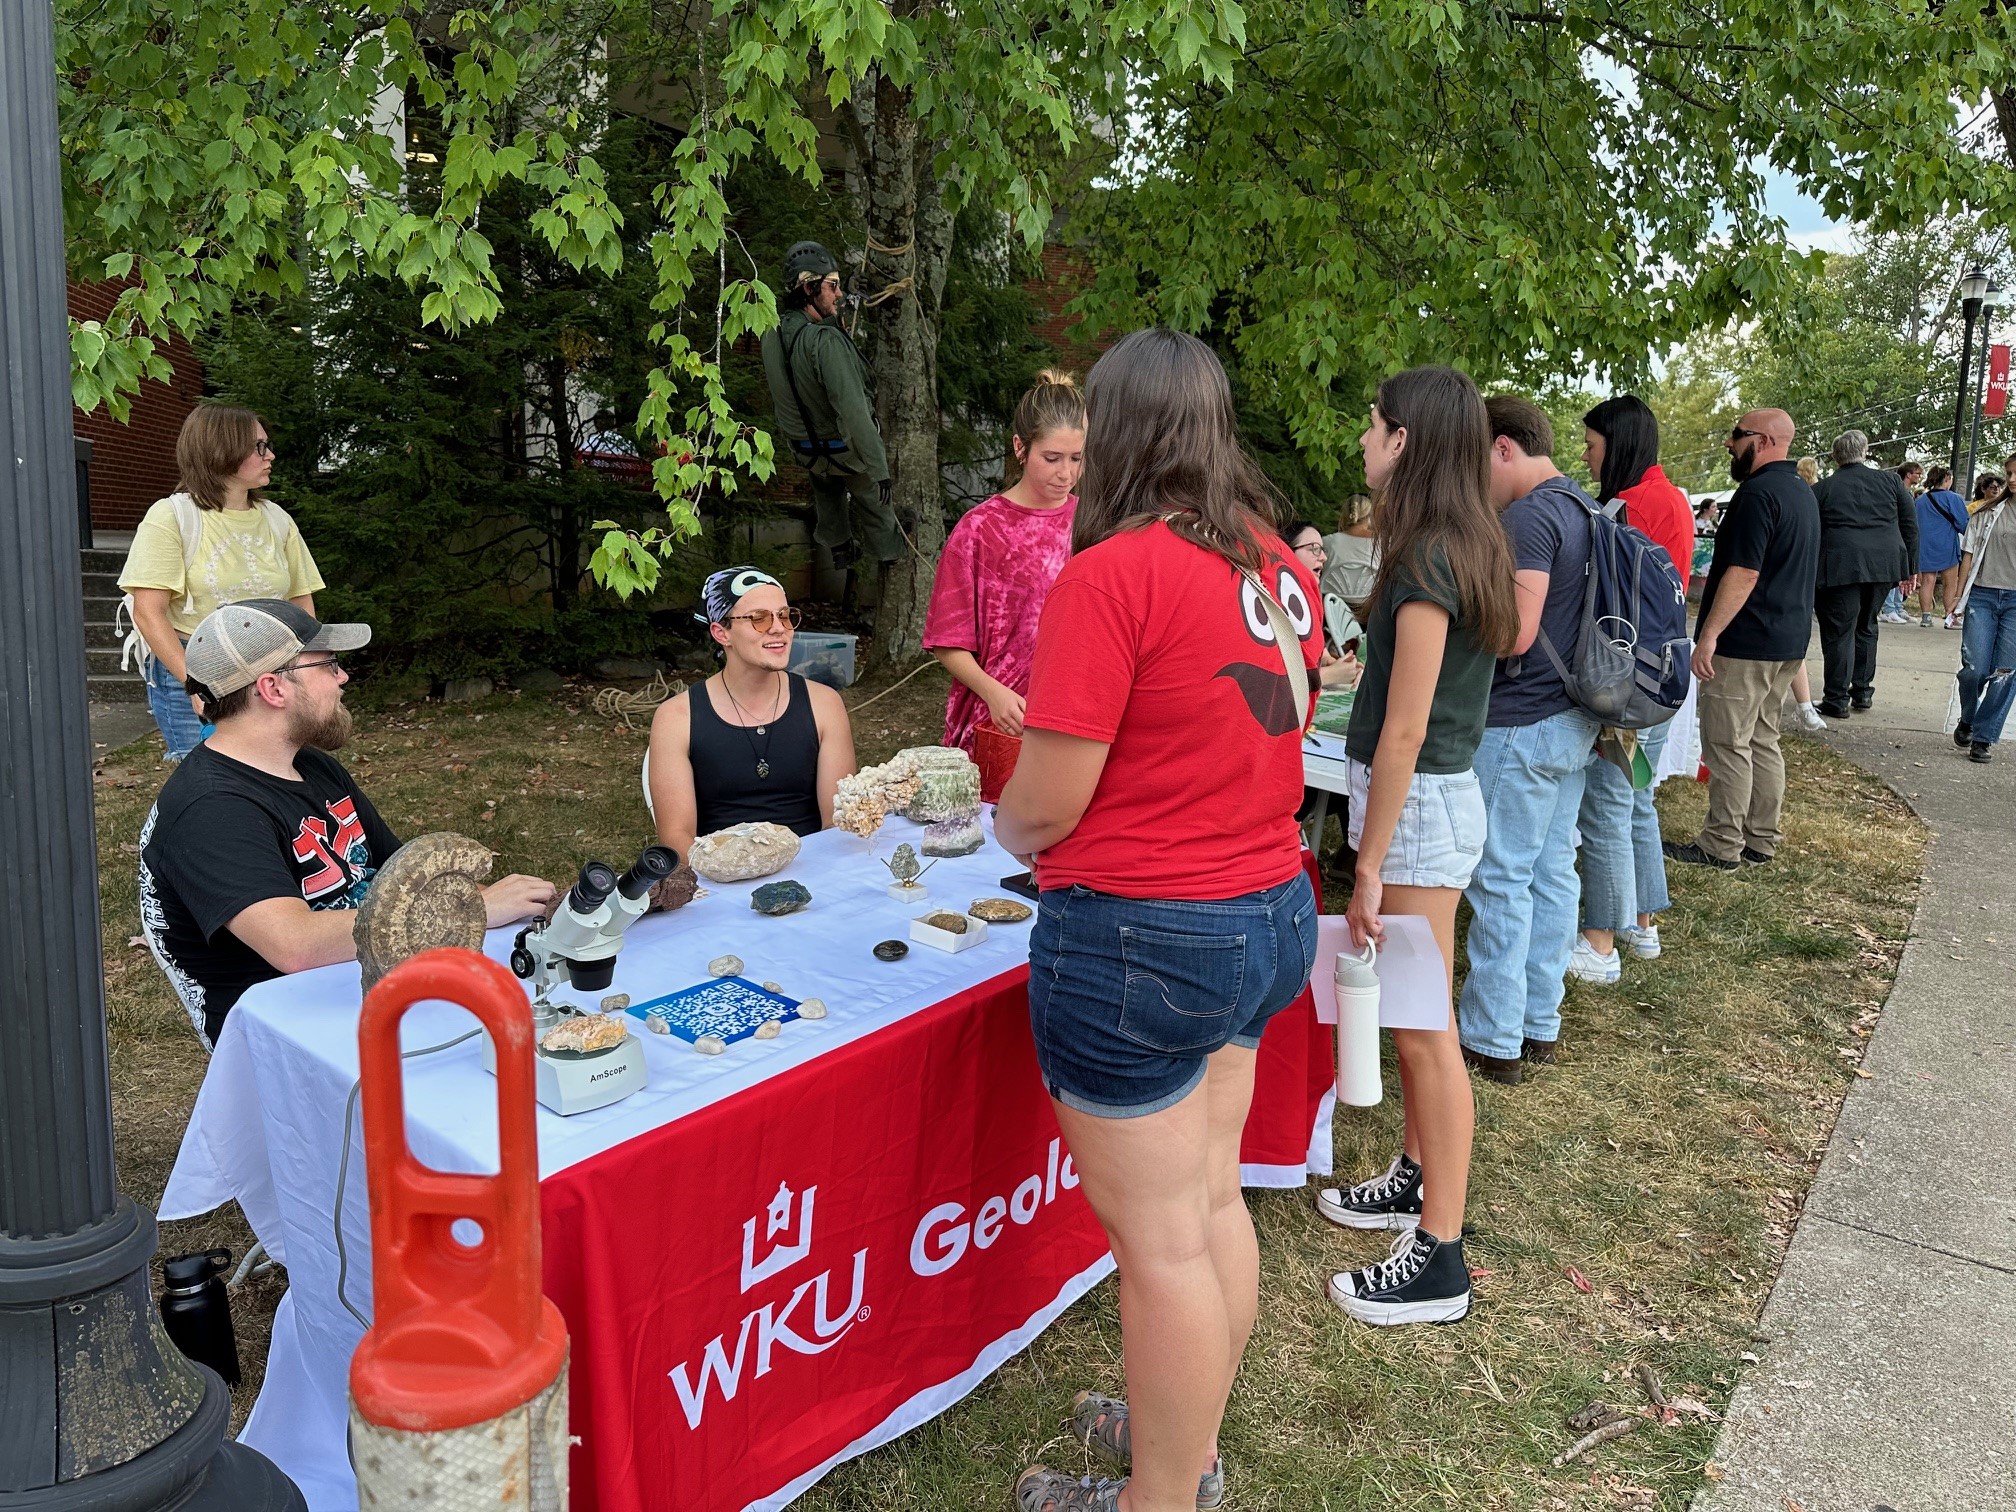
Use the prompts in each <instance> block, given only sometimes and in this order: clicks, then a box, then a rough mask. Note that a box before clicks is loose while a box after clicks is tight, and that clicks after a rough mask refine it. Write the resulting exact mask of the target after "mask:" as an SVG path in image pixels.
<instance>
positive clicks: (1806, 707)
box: [1792, 703, 1827, 735]
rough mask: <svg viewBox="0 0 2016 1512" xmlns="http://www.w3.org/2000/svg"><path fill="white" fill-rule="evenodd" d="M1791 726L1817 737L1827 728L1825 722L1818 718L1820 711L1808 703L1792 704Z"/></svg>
mask: <svg viewBox="0 0 2016 1512" xmlns="http://www.w3.org/2000/svg"><path fill="white" fill-rule="evenodd" d="M1792 725H1793V728H1795V729H1798V730H1801V731H1804V732H1805V733H1806V734H1808V735H1818V734H1819V733H1820V732H1821V731H1822V730H1824V729H1826V728H1827V721H1826V720H1824V719H1822V718H1821V717H1820V711H1819V710H1818V709H1816V708H1814V707H1813V705H1811V704H1810V703H1803V704H1794V705H1793V706H1792Z"/></svg>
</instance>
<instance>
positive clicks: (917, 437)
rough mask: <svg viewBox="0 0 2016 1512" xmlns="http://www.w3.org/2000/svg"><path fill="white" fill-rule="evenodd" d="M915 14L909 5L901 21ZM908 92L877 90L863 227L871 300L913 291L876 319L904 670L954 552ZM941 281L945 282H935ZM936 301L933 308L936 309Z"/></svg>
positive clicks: (891, 590) (873, 353) (888, 639)
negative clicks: (902, 537) (899, 540)
mask: <svg viewBox="0 0 2016 1512" xmlns="http://www.w3.org/2000/svg"><path fill="white" fill-rule="evenodd" d="M911 9H914V5H899V6H898V10H899V12H901V11H905V10H911ZM914 105H915V102H914V100H913V98H912V95H911V92H910V91H909V90H908V89H904V88H899V87H898V86H897V85H895V84H894V83H892V82H891V81H890V79H889V77H888V76H887V74H884V73H879V72H878V74H877V77H876V80H875V103H874V127H873V129H872V130H871V131H869V132H867V133H865V135H866V137H867V145H868V160H867V162H865V163H864V164H863V165H862V167H863V175H862V182H863V191H864V192H863V200H864V204H863V207H862V208H863V219H864V220H865V222H866V225H867V231H868V267H869V269H870V277H869V280H868V283H869V288H870V292H871V296H872V294H873V293H875V292H879V291H881V290H884V289H888V288H890V287H891V286H892V285H895V284H899V283H900V284H902V285H903V287H902V288H901V289H900V290H898V291H897V292H896V293H894V294H892V295H891V296H890V297H889V298H888V299H885V300H883V301H882V302H881V303H880V304H877V305H875V306H873V307H871V308H870V309H868V310H867V312H866V313H867V315H868V318H869V320H870V321H871V322H872V324H873V327H874V335H875V340H874V342H873V344H872V346H871V348H870V352H869V365H870V371H871V372H872V374H873V376H874V381H875V410H876V422H877V424H878V425H879V426H880V427H881V430H882V445H883V447H884V448H885V449H886V450H887V452H888V454H889V471H890V474H891V476H892V477H893V478H894V480H895V506H896V514H897V518H898V519H899V520H902V521H903V522H904V523H905V526H906V529H907V528H908V525H909V522H910V521H911V520H913V519H914V520H915V521H916V526H915V528H914V529H909V530H908V533H909V536H910V546H909V548H908V549H907V550H906V551H905V553H904V555H903V556H902V557H900V558H899V559H898V560H896V561H895V562H893V563H891V564H890V565H889V567H888V569H887V570H886V572H885V573H884V575H883V577H882V584H881V599H880V602H878V603H877V605H876V607H875V646H874V654H873V659H872V664H873V665H875V666H877V667H893V666H901V665H903V664H905V663H907V662H909V661H910V660H912V659H913V658H914V657H915V656H916V655H917V653H918V651H919V650H920V649H921V648H922V646H923V641H924V613H925V610H926V609H927V608H928V607H929V604H930V601H931V583H932V579H933V577H934V575H935V573H936V571H937V567H938V554H939V552H940V551H941V550H942V549H943V547H944V545H945V515H944V509H943V505H942V501H941V495H942V489H941V487H940V484H939V479H938V429H939V419H938V384H937V366H938V320H937V305H938V293H939V290H940V289H941V288H942V286H943V280H944V271H943V255H942V253H941V254H940V256H939V259H938V262H939V266H938V267H937V268H936V269H935V270H934V269H932V268H931V267H929V266H928V264H927V257H928V255H929V248H928V247H927V244H926V235H920V232H921V233H926V234H927V235H928V234H929V233H930V232H931V231H932V229H933V220H934V217H933V215H932V214H931V213H929V212H928V211H927V212H926V213H923V214H920V204H921V201H920V190H921V189H924V188H927V187H928V189H929V192H930V193H931V195H932V197H933V198H934V199H935V198H936V185H935V184H933V183H931V182H930V180H929V179H928V177H926V178H923V179H922V180H921V181H920V175H919V173H918V159H919V155H920V141H919V136H920V133H919V131H918V128H917V118H916V116H915V114H914ZM934 274H935V277H934ZM927 301H928V304H927Z"/></svg>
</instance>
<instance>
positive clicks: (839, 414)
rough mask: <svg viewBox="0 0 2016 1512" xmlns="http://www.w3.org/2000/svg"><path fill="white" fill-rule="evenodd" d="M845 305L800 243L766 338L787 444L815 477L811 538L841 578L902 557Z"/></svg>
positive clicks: (819, 253) (836, 276) (828, 272)
mask: <svg viewBox="0 0 2016 1512" xmlns="http://www.w3.org/2000/svg"><path fill="white" fill-rule="evenodd" d="M844 298H845V296H844V295H843V293H842V292H841V283H840V265H839V264H838V263H837V262H835V261H834V260H833V254H832V253H831V252H828V251H827V250H826V249H825V248H824V247H822V246H820V245H819V243H817V242H811V241H803V242H799V243H797V244H796V245H795V246H793V247H792V248H791V249H790V251H788V252H786V253H785V254H784V296H783V313H782V315H781V317H780V318H779V320H778V322H777V326H776V329H774V330H772V331H769V332H766V333H765V335H764V337H763V372H764V375H765V376H766V377H767V378H768V379H769V380H770V397H771V399H772V401H773V402H774V403H775V405H776V409H777V431H778V433H779V437H780V439H781V441H782V442H783V443H784V444H785V446H787V447H788V449H789V452H790V455H792V456H793V457H795V458H797V460H798V462H799V464H800V465H801V466H803V467H804V468H805V470H806V472H807V473H808V474H809V475H810V478H811V485H812V505H813V524H812V539H813V540H814V541H815V542H816V543H817V544H818V545H820V546H824V547H825V548H826V549H827V550H828V551H830V552H831V553H832V555H833V565H834V566H835V567H836V568H839V569H841V570H842V571H846V570H848V569H850V568H851V567H852V566H853V565H854V563H855V562H856V561H857V560H858V559H859V558H860V556H861V554H862V552H863V551H864V549H865V551H866V552H867V553H868V554H869V555H870V556H872V557H873V558H874V559H875V560H877V561H879V562H884V563H887V562H893V561H895V560H896V559H897V558H898V557H899V556H901V555H902V553H903V533H902V531H901V530H900V529H899V528H898V526H897V523H896V512H895V510H894V509H893V508H892V507H891V505H890V493H891V487H890V479H889V460H888V457H887V456H886V455H885V454H884V452H883V450H882V436H881V433H880V432H879V431H877V430H876V428H875V406H874V401H873V399H872V398H871V396H870V395H869V392H868V366H867V364H866V363H865V362H863V361H862V360H861V354H860V352H858V351H856V350H855V347H854V343H853V342H852V341H851V340H849V339H848V336H847V333H846V331H844V330H842V329H841V327H840V323H839V320H838V316H839V313H840V307H841V304H842V302H843V300H844ZM852 581H853V580H852V579H851V578H850V579H849V587H850V589H851V587H852ZM850 596H851V594H850Z"/></svg>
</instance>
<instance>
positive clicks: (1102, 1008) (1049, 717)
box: [995, 330, 1323, 1512]
mask: <svg viewBox="0 0 2016 1512" xmlns="http://www.w3.org/2000/svg"><path fill="white" fill-rule="evenodd" d="M1085 402H1086V410H1087V415H1088V420H1087V426H1086V436H1085V458H1086V464H1085V474H1084V478H1083V481H1082V482H1081V484H1080V488H1079V501H1078V514H1077V518H1076V521H1075V522H1074V525H1073V529H1072V545H1073V548H1074V550H1075V553H1076V554H1075V555H1074V556H1073V557H1072V558H1071V561H1070V562H1069V563H1068V564H1067V565H1066V567H1065V568H1064V571H1063V573H1062V574H1061V575H1060V576H1059V577H1058V579H1057V583H1056V586H1055V587H1054V588H1052V589H1051V591H1050V598H1049V601H1048V602H1047V603H1046V604H1045V605H1044V608H1043V620H1042V625H1041V628H1040V629H1039V630H1038V632H1037V637H1036V660H1035V666H1034V669H1033V671H1032V673H1031V676H1030V683H1029V703H1028V709H1027V712H1026V714H1025V716H1024V735H1023V747H1022V754H1021V759H1020V761H1019V763H1018V764H1017V766H1016V768H1015V775H1014V777H1013V778H1012V779H1010V781H1009V783H1008V787H1007V789H1006V791H1005V792H1004V793H1003V794H1002V797H1001V805H1000V808H999V810H998V811H997V812H996V814H995V833H996V835H997V837H998V838H999V839H1000V841H1001V843H1002V844H1003V845H1005V846H1007V847H1008V848H1009V849H1010V850H1012V851H1014V852H1016V853H1017V854H1018V855H1022V856H1027V857H1033V858H1034V866H1035V869H1036V873H1037V879H1038V881H1039V883H1040V884H1041V887H1042V898H1041V902H1040V905H1039V907H1038V909H1037V915H1036V924H1035V928H1034V930H1033V932H1032V935H1031V938H1030V951H1029V959H1030V972H1029V1011H1030V1026H1031V1029H1032V1030H1033V1032H1034V1035H1035V1040H1036V1059H1037V1064H1038V1065H1039V1067H1040V1068H1041V1070H1042V1074H1043V1080H1044V1084H1045V1086H1046V1087H1047V1088H1048V1089H1049V1092H1050V1097H1051V1100H1052V1102H1053V1104H1054V1105H1055V1107H1056V1111H1057V1121H1058V1123H1059V1124H1060V1125H1062V1127H1063V1130H1064V1138H1065V1140H1066V1142H1067V1143H1068V1144H1069V1145H1070V1147H1071V1157H1072V1160H1073V1161H1074V1162H1075V1164H1076V1166H1077V1169H1078V1173H1079V1176H1080V1178H1081V1179H1082V1181H1083V1186H1084V1192H1085V1196H1086V1198H1087V1199H1088V1200H1089V1201H1090V1202H1091V1204H1092V1210H1093V1212H1094V1213H1096V1214H1097V1215H1098V1217H1099V1221H1100V1223H1101V1224H1102V1225H1103V1226H1104V1227H1105V1230H1106V1234H1107V1237H1108V1239H1109V1240H1110V1241H1111V1243H1112V1246H1113V1253H1114V1255H1115V1256H1116V1258H1117V1259H1118V1260H1119V1265H1120V1329H1121V1338H1122V1342H1123V1347H1124V1351H1125V1356H1126V1364H1127V1387H1128V1399H1127V1400H1126V1401H1124V1402H1122V1401H1117V1400H1114V1399H1112V1398H1109V1397H1101V1396H1094V1395H1091V1394H1089V1393H1081V1394H1080V1396H1079V1399H1078V1401H1077V1402H1076V1404H1075V1406H1074V1413H1073V1426H1074V1428H1075V1430H1076V1431H1077V1433H1078V1435H1079V1437H1080V1438H1082V1439H1084V1440H1085V1441H1086V1443H1087V1444H1089V1445H1090V1446H1091V1447H1093V1448H1094V1449H1096V1450H1099V1451H1101V1452H1103V1453H1105V1454H1106V1455H1107V1457H1109V1458H1111V1459H1115V1460H1118V1461H1121V1462H1123V1463H1124V1462H1126V1461H1127V1460H1128V1458H1129V1456H1130V1451H1138V1453H1135V1454H1133V1460H1132V1463H1133V1474H1132V1478H1131V1484H1132V1487H1133V1489H1132V1490H1131V1491H1129V1492H1128V1493H1127V1505H1128V1506H1129V1507H1132V1508H1147V1507H1155V1508H1166V1507H1177V1506H1188V1505H1190V1504H1191V1499H1192V1498H1193V1497H1195V1498H1196V1500H1197V1501H1198V1502H1200V1503H1204V1504H1208V1505H1213V1506H1215V1505H1216V1504H1217V1498H1218V1497H1219V1496H1221V1495H1222V1494H1223V1471H1222V1469H1221V1467H1220V1465H1219V1461H1218V1443H1217V1436H1218V1425H1219V1420H1220V1419H1221V1418H1222V1417H1223V1415H1224V1411H1225V1402H1226V1398H1227V1396H1228V1394H1229V1393H1230V1391H1231V1389H1232V1383H1233V1378H1234V1377H1235V1375H1236V1374H1237V1372H1238V1368H1239V1357H1240V1355H1241V1353H1242V1352H1243V1351H1244V1349H1245V1347H1246V1338H1247V1335H1248V1334H1249V1333H1250V1332H1251V1331H1252V1327H1253V1319H1254V1316H1255V1314H1256V1312H1257V1310H1258V1306H1259V1297H1258V1274H1259V1260H1258V1250H1257V1247H1256V1245H1255V1242H1254V1238H1253V1225H1252V1221H1251V1219H1250V1218H1249V1217H1248V1216H1247V1213H1246V1204H1245V1201H1244V1198H1243V1196H1242V1194H1241V1192H1240V1187H1239V1139H1240V1134H1241V1131H1242V1130H1243V1129H1244V1127H1245V1123H1246V1110H1247V1107H1248V1105H1249V1104H1250V1103H1251V1102H1252V1098H1253V1065H1254V1060H1255V1054H1256V1050H1257V1048H1258V1046H1259V1043H1260V1033H1261V1030H1262V1029H1263V1028H1265V1026H1266V1023H1267V1020H1268V1018H1269V1017H1271V1016H1272V1015H1273V1014H1274V1013H1276V1012H1278V1011H1279V1010H1281V1009H1282V1008H1285V1007H1286V1006H1287V1005H1288V1004H1289V1003H1291V1002H1293V1001H1294V1000H1295V998H1296V997H1297V996H1298V995H1299V994H1300V993H1301V991H1302V989H1303V988H1304V986H1305V985H1307V983H1308V980H1309V972H1310V968H1311V966H1312V965H1313V963H1314V959H1315V951H1316V911H1317V905H1316V897H1315V894H1314V892H1313V890H1312V889H1311V887H1310V885H1309V879H1308V876H1307V874H1306V872H1305V871H1304V870H1303V857H1302V843H1301V835H1300V831H1299V830H1298V829H1297V827H1296V823H1295V810H1296V807H1297V805H1298V804H1299V803H1300V802H1301V800H1302V754H1301V744H1302V742H1301V736H1302V728H1303V725H1304V723H1305V722H1306V721H1307V719H1308V717H1309V713H1310V708H1311V704H1310V702H1309V700H1308V698H1307V694H1308V693H1309V691H1310V689H1311V688H1312V687H1313V685H1314V682H1315V678H1314V676H1313V675H1312V673H1311V671H1310V669H1311V668H1313V667H1315V666H1316V664H1317V661H1318V659H1319V657H1320V655H1321V652H1322V646H1323V641H1322V627H1321V623H1320V619H1319V616H1318V615H1317V612H1316V604H1317V603H1318V602H1319V601H1318V598H1317V590H1316V580H1315V578H1314V577H1313V576H1312V575H1311V574H1310V572H1309V571H1308V570H1307V569H1306V568H1305V567H1303V566H1302V565H1301V564H1299V563H1298V562H1296V561H1295V559H1294V556H1293V554H1292V553H1290V552H1289V551H1288V550H1287V548H1286V547H1285V546H1283V544H1282V543H1281V540H1280V538H1279V537H1278V536H1277V535H1276V534H1275V533H1274V527H1273V524H1272V521H1273V518H1274V516H1273V506H1272V500H1271V498H1270V495H1269V493H1268V489H1267V485H1266V483H1265V482H1264V480H1263V479H1262V478H1261V475H1260V473H1259V470H1258V469H1257V468H1256V467H1255V466H1254V465H1253V463H1252V461H1251V460H1250V459H1249V458H1248V457H1247V456H1246V454H1245V453H1244V451H1243V450H1242V449H1241V448H1240V445H1239V437H1238V430H1237V426H1236V424H1235V422H1234V419H1233V411H1232V393H1231V389H1230V387H1229V385H1228V384H1227V383H1226V381H1225V372H1224V369H1223V368H1221V367H1220V366H1219V364H1218V359H1217V358H1216V357H1215V356H1213V355H1212V353H1211V349H1210V348H1209V347H1207V346H1205V345H1204V344H1203V343H1202V342H1200V341H1198V340H1197V339H1196V338H1195V337H1192V336H1185V335H1182V334H1179V333H1177V332H1174V331H1163V330H1150V331H1137V332H1135V333H1134V334H1133V335H1131V336H1128V337H1126V338H1125V339H1123V340H1122V341H1120V342H1119V343H1117V344H1116V345H1115V346H1114V347H1113V348H1112V350H1110V351H1108V352H1107V353H1106V355H1105V356H1103V357H1101V358H1100V359H1099V362H1098V364H1097V365H1096V366H1095V367H1094V368H1093V369H1092V373H1091V376H1090V377H1089V378H1088V379H1087V381H1086V389H1085ZM1290 641H1292V644H1289V643H1287V642H1290ZM1291 667H1294V668H1296V669H1297V671H1299V674H1300V677H1299V679H1298V678H1297V677H1295V676H1293V675H1291V672H1290V668H1291ZM1298 681H1299V683H1300V685H1301V686H1300V692H1301V694H1302V695H1303V696H1302V697H1299V698H1298V696H1297V686H1298ZM1137 1425H1138V1427H1139V1430H1140V1435H1139V1437H1138V1438H1136V1437H1135V1434H1134V1428H1135V1427H1136V1426H1137ZM1127 1484H1129V1482H1119V1483H1114V1482H1106V1481H1102V1482H1101V1483H1099V1484H1098V1485H1096V1486H1082V1485H1080V1484H1079V1482H1078V1480H1077V1478H1076V1477H1074V1476H1064V1475H1058V1474H1055V1473H1054V1472H1051V1471H1048V1470H1045V1469H1043V1468H1042V1467H1041V1466H1038V1467H1036V1468H1034V1469H1031V1470H1029V1471H1027V1472H1025V1473H1024V1475H1023V1477H1022V1478H1021V1480H1019V1481H1018V1482H1017V1484H1016V1492H1015V1494H1016V1503H1017V1505H1018V1507H1020V1508H1021V1509H1022V1512H1113V1509H1114V1508H1116V1507H1118V1506H1119V1505H1120V1496H1121V1490H1122V1487H1123V1486H1125V1485H1127Z"/></svg>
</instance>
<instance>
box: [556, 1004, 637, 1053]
mask: <svg viewBox="0 0 2016 1512" xmlns="http://www.w3.org/2000/svg"><path fill="white" fill-rule="evenodd" d="M629 1037H630V1030H629V1028H628V1027H627V1026H626V1025H625V1024H624V1022H623V1021H622V1020H621V1019H619V1018H612V1017H610V1016H609V1015H608V1014H604V1013H583V1014H579V1015H576V1016H574V1017H571V1018H563V1019H562V1020H560V1022H559V1023H557V1024H555V1025H554V1026H553V1027H552V1028H551V1029H548V1030H547V1031H546V1032H545V1033H544V1034H542V1035H541V1036H539V1048H540V1049H541V1050H571V1051H573V1052H574V1053H575V1054H577V1055H585V1054H587V1053H588V1052H589V1051H591V1050H612V1049H614V1048H615V1047H616V1046H618V1045H620V1044H622V1043H623V1041H625V1040H626V1039H628V1038H629Z"/></svg>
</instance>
